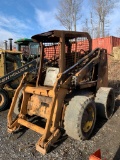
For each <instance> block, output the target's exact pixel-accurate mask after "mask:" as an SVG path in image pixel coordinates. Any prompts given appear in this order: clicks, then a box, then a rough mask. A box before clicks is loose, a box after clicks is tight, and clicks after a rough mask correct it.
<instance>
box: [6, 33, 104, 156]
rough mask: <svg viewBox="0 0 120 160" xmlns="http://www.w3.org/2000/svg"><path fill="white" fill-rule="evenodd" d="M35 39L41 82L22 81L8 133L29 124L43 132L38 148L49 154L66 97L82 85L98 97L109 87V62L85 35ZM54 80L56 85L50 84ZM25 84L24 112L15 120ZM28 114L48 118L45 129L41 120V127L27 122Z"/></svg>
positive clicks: (102, 52) (64, 34) (56, 137)
mask: <svg viewBox="0 0 120 160" xmlns="http://www.w3.org/2000/svg"><path fill="white" fill-rule="evenodd" d="M32 38H33V39H34V40H35V41H37V42H39V43H40V66H39V71H38V76H37V80H36V81H35V83H34V84H33V85H30V84H27V81H26V76H24V77H23V79H22V80H21V83H20V85H19V87H18V89H17V90H16V93H15V96H14V98H13V101H12V104H11V107H10V110H9V113H8V130H9V131H11V132H13V131H15V130H16V129H17V128H18V127H19V126H20V125H24V124H25V126H26V127H28V128H30V129H32V130H34V131H36V132H40V133H42V136H41V137H40V139H39V140H38V142H37V144H36V149H37V150H38V151H40V152H42V153H43V154H45V153H46V152H47V151H48V149H49V146H50V145H51V144H54V143H55V142H56V140H57V139H58V138H59V136H60V127H61V126H63V125H62V123H63V117H62V116H63V115H64V113H63V112H64V103H65V97H66V95H69V94H70V93H72V92H73V91H75V90H76V89H77V88H79V89H80V85H81V88H82V89H88V88H90V89H91V90H92V95H94V96H95V94H96V90H97V89H98V88H99V87H100V86H103V85H104V86H106V82H107V76H105V74H106V73H107V62H106V61H107V59H106V58H105V56H103V55H106V53H105V50H101V49H100V48H96V49H95V50H93V51H91V47H92V44H91V38H90V36H89V34H88V33H85V32H71V31H58V30H54V31H49V32H46V33H42V34H39V35H35V36H33V37H32ZM49 69H52V70H54V69H55V71H56V74H55V75H54V76H53V75H51V74H47V72H49ZM103 69H104V70H103ZM106 75H107V74H106ZM52 76H53V77H52ZM99 78H100V79H101V80H102V83H101V81H100V82H99ZM51 79H52V81H53V82H52V83H51V82H50V83H47V82H46V80H48V81H49V80H51ZM24 84H27V86H26V87H25V89H24V90H23V100H22V103H21V107H20V113H19V114H18V115H17V118H16V119H15V120H12V112H13V110H14V107H15V103H16V98H17V95H18V93H19V91H20V89H21V88H22V87H23V85H24ZM73 96H74V95H73ZM27 114H29V115H36V116H39V117H42V118H44V119H45V126H44V127H42V128H39V127H41V124H42V123H41V121H39V125H38V127H36V126H35V125H32V124H31V123H30V122H29V121H28V120H27V119H26V115H27ZM23 122H24V123H23Z"/></svg>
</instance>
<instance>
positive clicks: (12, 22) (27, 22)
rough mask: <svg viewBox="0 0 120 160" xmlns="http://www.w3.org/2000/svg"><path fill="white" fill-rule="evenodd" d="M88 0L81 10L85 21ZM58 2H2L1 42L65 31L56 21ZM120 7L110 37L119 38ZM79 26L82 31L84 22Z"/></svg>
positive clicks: (37, 0) (111, 16) (0, 17)
mask: <svg viewBox="0 0 120 160" xmlns="http://www.w3.org/2000/svg"><path fill="white" fill-rule="evenodd" d="M87 1H88V0H85V3H84V5H83V7H82V8H81V10H82V12H83V13H84V14H83V19H84V17H85V16H86V17H87V14H88V9H89V7H88V4H87ZM57 6H58V0H34V1H33V0H4V1H1V2H0V41H3V40H5V39H8V38H10V37H12V38H13V39H14V40H16V39H18V38H24V37H28V38H30V37H31V36H32V35H35V34H38V33H41V32H44V31H48V30H52V29H65V28H64V27H62V26H61V25H60V24H59V22H58V21H57V20H56V19H55V13H57ZM119 8H120V7H118V8H117V9H116V10H114V11H113V13H112V14H111V15H110V20H111V23H110V27H109V28H110V31H109V32H110V35H112V36H117V33H116V30H117V28H118V27H119V26H120V18H119V16H120V9H119ZM83 19H81V22H79V25H77V30H78V31H81V28H82V22H83Z"/></svg>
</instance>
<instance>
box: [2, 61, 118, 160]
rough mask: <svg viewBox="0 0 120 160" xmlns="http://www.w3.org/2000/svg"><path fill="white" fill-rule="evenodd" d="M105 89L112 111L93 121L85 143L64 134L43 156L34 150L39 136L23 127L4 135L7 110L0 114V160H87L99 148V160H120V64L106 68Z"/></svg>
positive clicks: (111, 64)
mask: <svg viewBox="0 0 120 160" xmlns="http://www.w3.org/2000/svg"><path fill="white" fill-rule="evenodd" d="M109 86H111V87H113V88H114V90H115V96H116V98H115V100H116V105H115V106H116V108H115V113H114V115H113V117H112V118H111V119H110V120H108V121H105V120H100V119H97V122H96V125H95V129H94V131H93V134H92V136H91V138H90V139H89V140H86V141H81V142H79V141H76V140H73V139H71V138H69V137H67V136H66V135H65V136H63V137H62V139H61V140H60V141H59V142H57V143H56V144H55V145H54V146H53V147H52V149H51V152H50V153H48V154H46V155H45V156H43V155H41V154H40V153H39V152H37V151H36V150H35V143H36V142H37V140H38V139H39V137H40V136H39V134H37V133H35V132H33V131H32V130H29V129H25V128H23V129H22V130H21V132H18V133H16V134H14V135H13V134H12V135H9V134H8V133H7V127H6V125H7V121H6V116H7V113H8V110H6V111H3V112H0V133H1V134H0V160H38V159H39V160H88V157H89V155H90V154H91V153H93V152H95V151H96V150H98V149H101V153H102V158H103V159H105V158H106V160H120V62H119V61H113V62H111V63H110V65H109Z"/></svg>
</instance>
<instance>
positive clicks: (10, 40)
mask: <svg viewBox="0 0 120 160" xmlns="http://www.w3.org/2000/svg"><path fill="white" fill-rule="evenodd" d="M12 40H13V39H12V38H9V42H10V51H12Z"/></svg>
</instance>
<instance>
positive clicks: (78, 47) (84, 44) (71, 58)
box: [65, 37, 89, 69]
mask: <svg viewBox="0 0 120 160" xmlns="http://www.w3.org/2000/svg"><path fill="white" fill-rule="evenodd" d="M65 49H66V51H65V52H66V69H68V68H69V67H71V66H72V65H74V64H75V63H76V62H77V61H78V60H79V59H81V58H82V57H84V56H85V55H86V54H87V53H88V52H89V41H88V39H87V38H86V37H82V38H81V37H80V38H79V37H78V38H74V39H70V40H69V42H68V43H67V45H66V47H65Z"/></svg>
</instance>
